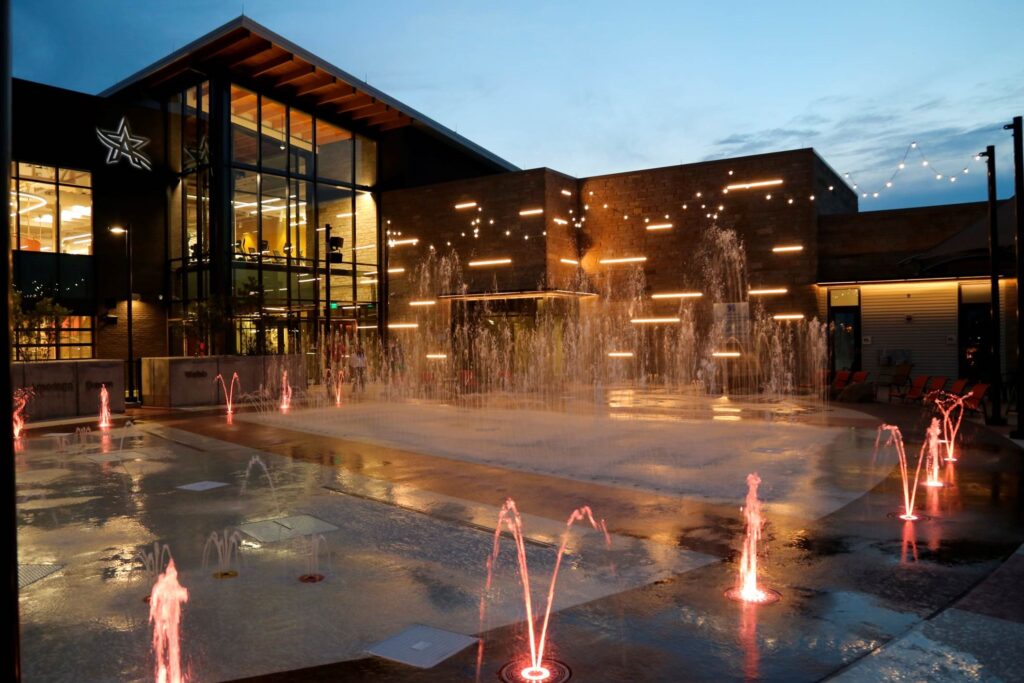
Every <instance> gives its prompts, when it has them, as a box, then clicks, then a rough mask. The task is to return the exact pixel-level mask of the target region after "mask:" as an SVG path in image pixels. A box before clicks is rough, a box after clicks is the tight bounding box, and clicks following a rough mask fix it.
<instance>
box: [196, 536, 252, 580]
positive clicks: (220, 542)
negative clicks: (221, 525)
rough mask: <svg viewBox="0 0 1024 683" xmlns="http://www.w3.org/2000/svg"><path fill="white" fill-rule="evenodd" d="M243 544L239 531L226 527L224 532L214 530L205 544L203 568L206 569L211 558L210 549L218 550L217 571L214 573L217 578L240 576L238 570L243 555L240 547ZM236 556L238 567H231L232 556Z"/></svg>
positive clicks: (236, 565)
mask: <svg viewBox="0 0 1024 683" xmlns="http://www.w3.org/2000/svg"><path fill="white" fill-rule="evenodd" d="M241 545H242V535H241V534H240V533H238V532H237V531H228V530H227V529H225V530H224V531H223V533H218V532H216V531H214V532H213V533H211V534H210V537H209V538H208V539H206V545H204V546H203V570H204V571H205V570H206V568H207V565H208V564H209V560H210V556H211V553H210V549H211V548H212V549H214V550H216V551H217V571H215V572H214V573H213V578H215V579H233V578H235V577H236V576H238V570H239V569H240V568H241V566H242V557H241V555H239V549H240V548H241ZM232 557H234V560H235V562H234V564H235V567H236V569H232V568H231V564H232V562H231V558H232Z"/></svg>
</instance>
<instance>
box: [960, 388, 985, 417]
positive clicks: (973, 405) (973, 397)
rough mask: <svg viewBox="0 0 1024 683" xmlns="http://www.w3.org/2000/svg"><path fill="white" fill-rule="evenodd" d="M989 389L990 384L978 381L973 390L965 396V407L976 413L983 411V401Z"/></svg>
mask: <svg viewBox="0 0 1024 683" xmlns="http://www.w3.org/2000/svg"><path fill="white" fill-rule="evenodd" d="M987 391H988V385H987V384H982V383H980V382H979V383H978V384H975V385H974V386H973V387H971V391H970V392H969V393H968V394H967V395H966V396H964V408H966V409H967V410H970V411H971V412H974V413H980V412H981V402H982V401H983V400H984V398H985V392H987Z"/></svg>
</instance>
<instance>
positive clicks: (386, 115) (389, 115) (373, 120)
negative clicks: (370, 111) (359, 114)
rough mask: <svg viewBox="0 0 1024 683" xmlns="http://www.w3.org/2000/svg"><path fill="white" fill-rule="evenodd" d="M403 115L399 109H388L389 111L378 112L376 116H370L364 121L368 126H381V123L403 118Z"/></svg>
mask: <svg viewBox="0 0 1024 683" xmlns="http://www.w3.org/2000/svg"><path fill="white" fill-rule="evenodd" d="M401 116H402V114H401V112H399V111H398V110H397V109H388V110H387V111H385V112H383V113H381V114H376V115H374V116H371V117H369V118H368V119H366V121H364V123H366V125H368V126H379V125H381V124H384V123H390V122H391V121H394V120H396V119H399V118H401Z"/></svg>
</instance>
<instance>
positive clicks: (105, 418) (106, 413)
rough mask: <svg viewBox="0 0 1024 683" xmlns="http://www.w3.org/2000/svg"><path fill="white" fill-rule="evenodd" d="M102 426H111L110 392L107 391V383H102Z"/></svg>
mask: <svg viewBox="0 0 1024 683" xmlns="http://www.w3.org/2000/svg"><path fill="white" fill-rule="evenodd" d="M100 427H101V428H103V429H109V428H110V394H108V393H107V385H106V384H101V385H100Z"/></svg>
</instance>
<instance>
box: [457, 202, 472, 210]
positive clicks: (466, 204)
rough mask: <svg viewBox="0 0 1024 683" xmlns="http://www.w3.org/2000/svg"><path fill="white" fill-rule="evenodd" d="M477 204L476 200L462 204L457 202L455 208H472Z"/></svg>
mask: <svg viewBox="0 0 1024 683" xmlns="http://www.w3.org/2000/svg"><path fill="white" fill-rule="evenodd" d="M475 206H476V202H462V203H461V204H456V205H455V208H456V209H472V208H473V207H475Z"/></svg>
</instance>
